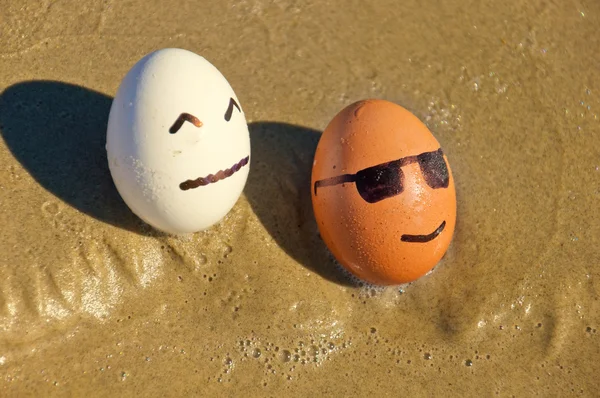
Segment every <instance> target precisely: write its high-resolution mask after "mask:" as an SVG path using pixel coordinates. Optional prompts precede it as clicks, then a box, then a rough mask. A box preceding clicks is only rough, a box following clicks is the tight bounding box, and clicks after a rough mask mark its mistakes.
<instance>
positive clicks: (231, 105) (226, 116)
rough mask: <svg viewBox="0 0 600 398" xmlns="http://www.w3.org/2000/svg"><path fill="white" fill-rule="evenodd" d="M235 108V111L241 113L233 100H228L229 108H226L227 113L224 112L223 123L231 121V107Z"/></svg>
mask: <svg viewBox="0 0 600 398" xmlns="http://www.w3.org/2000/svg"><path fill="white" fill-rule="evenodd" d="M234 106H235V107H236V108H237V110H238V111H239V112H242V110H241V109H240V106H239V105H238V104H237V102H235V100H234V99H233V98H230V99H229V106H228V107H227V111H226V112H225V121H227V122H228V121H230V120H231V115H232V114H233V107H234Z"/></svg>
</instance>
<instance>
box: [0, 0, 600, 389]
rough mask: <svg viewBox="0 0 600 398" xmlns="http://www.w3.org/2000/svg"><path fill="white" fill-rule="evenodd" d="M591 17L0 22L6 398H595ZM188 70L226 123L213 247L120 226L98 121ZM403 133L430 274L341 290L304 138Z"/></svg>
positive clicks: (429, 11)
mask: <svg viewBox="0 0 600 398" xmlns="http://www.w3.org/2000/svg"><path fill="white" fill-rule="evenodd" d="M599 15H600V4H599V3H598V2H595V1H583V0H577V1H555V0H550V1H543V0H533V1H515V0H511V1H507V2H500V1H495V2H487V1H486V2H484V1H462V0H460V1H459V0H451V1H446V2H438V1H433V0H432V1H421V0H407V1H402V2H399V1H392V0H389V1H386V0H377V1H370V2H366V1H348V0H337V1H316V0H315V1H293V0H270V1H268V0H244V1H204V2H198V1H191V0H190V1H180V2H167V1H158V0H152V1H143V0H128V1H110V0H107V1H92V0H86V1H75V0H72V1H49V0H45V1H33V0H23V1H16V0H11V1H8V0H7V1H3V2H2V3H0V93H1V94H0V132H1V139H0V253H1V255H0V391H1V392H0V395H2V396H27V395H31V396H48V395H53V394H56V395H76V396H86V395H87V396H92V395H93V396H114V394H120V395H134V394H136V393H144V396H190V395H202V396H205V395H220V396H239V395H244V396H281V395H282V394H286V395H287V396H299V395H304V396H367V394H370V396H398V395H399V394H401V393H402V394H403V395H407V396H425V395H429V396H431V395H441V394H445V395H449V394H450V395H453V394H456V395H458V394H460V395H463V396H490V395H496V394H498V395H500V396H511V395H516V396H532V395H541V396H566V395H571V394H572V395H583V396H597V395H598V394H599V391H600V378H599V377H598V372H599V370H600V365H598V355H599V354H600V301H599V300H598V299H599V296H600V238H599V237H600V222H599V220H600V211H599V209H600V142H599V141H598V140H599V138H600V136H599V134H598V131H599V128H600V120H599V118H598V113H600V87H599V86H598V84H599V83H598V82H600V68H598V66H599V65H600V53H599V52H598V48H600V35H599V34H598V32H599V27H600V18H599ZM164 47H181V48H186V49H189V50H192V51H194V52H196V53H198V54H201V55H203V56H205V57H206V58H207V59H208V60H209V61H210V62H212V63H213V64H214V65H215V66H217V67H218V68H219V69H220V70H221V72H222V73H223V74H224V75H225V76H226V77H227V79H228V80H229V82H230V83H231V85H232V87H233V88H234V90H235V91H236V94H237V96H238V97H239V99H240V102H241V103H242V106H243V107H244V110H245V113H246V116H247V118H248V122H249V127H250V132H251V140H252V156H253V157H252V163H251V169H250V177H249V180H248V184H247V186H246V189H245V191H244V194H243V196H242V197H241V198H240V200H239V201H238V203H237V204H236V206H235V207H234V209H233V210H232V212H231V213H230V214H229V215H228V216H227V218H226V219H225V220H223V222H222V223H220V224H219V225H217V226H215V227H214V228H212V229H210V230H209V231H206V232H204V233H197V234H194V235H193V236H191V237H188V238H175V237H169V236H165V235H162V234H160V233H157V232H156V231H154V230H152V229H151V228H149V227H148V226H146V225H144V224H143V223H142V222H141V221H140V220H139V219H138V218H137V217H136V216H134V215H133V214H132V213H131V212H130V211H129V209H128V208H127V207H126V206H125V204H124V203H123V202H122V201H121V199H120V197H119V195H118V193H117V191H116V189H115V188H114V185H113V183H112V180H111V177H110V174H109V171H108V166H107V162H106V153H105V150H104V145H105V134H106V122H107V118H108V112H109V108H110V104H111V100H112V96H113V95H114V94H115V92H116V90H117V87H118V85H119V83H120V81H121V79H122V77H123V76H124V75H125V73H126V72H127V70H128V69H129V68H130V67H131V66H132V65H133V64H134V63H135V62H136V61H137V60H138V59H139V58H141V57H142V56H143V55H145V54H147V53H149V52H151V51H153V50H156V49H159V48H164ZM371 97H374V98H383V99H388V100H391V101H395V102H397V103H399V104H401V105H403V106H404V107H406V108H408V109H409V110H411V111H412V112H413V113H415V114H416V115H417V116H418V117H420V118H421V119H422V120H423V121H424V122H425V123H426V124H427V126H428V127H429V128H430V129H431V131H432V132H433V133H434V135H435V136H436V137H437V138H438V140H439V141H440V143H441V145H442V147H443V149H444V152H445V153H446V154H447V155H448V158H449V160H450V163H451V165H452V170H453V173H454V178H455V181H456V189H457V198H458V213H457V227H456V231H455V236H454V240H453V242H452V244H451V246H450V249H449V251H448V252H447V254H446V256H445V257H444V258H443V260H442V262H441V263H440V264H439V265H438V266H437V267H436V268H435V270H434V271H433V273H431V274H429V275H427V276H426V277H423V278H421V279H419V280H418V281H417V282H415V283H412V284H410V285H407V286H403V287H394V288H386V289H379V288H373V287H368V286H359V285H357V284H356V283H355V282H353V281H351V280H350V279H349V278H348V277H347V276H346V275H345V274H344V273H343V272H342V271H341V270H340V269H339V268H338V267H337V266H336V265H335V264H334V262H333V261H332V259H331V258H330V256H329V254H328V251H327V249H326V247H324V245H323V243H322V241H321V240H320V239H319V237H318V234H317V228H316V224H315V221H314V218H313V213H312V209H311V203H310V195H309V189H310V188H309V181H310V170H311V164H312V159H313V155H314V151H315V148H316V144H317V142H318V139H319V134H320V132H321V131H322V130H323V129H324V128H325V126H326V125H327V123H328V122H329V120H330V119H331V118H332V117H333V116H334V115H335V114H336V113H337V112H338V111H339V110H341V109H342V108H343V107H345V106H346V105H348V104H350V103H352V102H354V101H356V100H359V99H364V98H371Z"/></svg>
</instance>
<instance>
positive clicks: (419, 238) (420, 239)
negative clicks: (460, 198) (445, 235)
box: [400, 220, 446, 243]
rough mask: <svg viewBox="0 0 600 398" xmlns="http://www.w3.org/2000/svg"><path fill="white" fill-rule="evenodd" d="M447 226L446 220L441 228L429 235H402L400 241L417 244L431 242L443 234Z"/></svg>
mask: <svg viewBox="0 0 600 398" xmlns="http://www.w3.org/2000/svg"><path fill="white" fill-rule="evenodd" d="M445 226H446V220H444V221H442V223H441V224H440V226H439V227H437V229H436V230H435V231H433V232H432V233H430V234H429V235H406V234H405V235H402V237H401V238H400V240H401V241H402V242H417V243H425V242H429V241H430V240H433V239H435V238H436V237H437V236H438V235H439V234H441V233H442V231H443V230H444V227H445Z"/></svg>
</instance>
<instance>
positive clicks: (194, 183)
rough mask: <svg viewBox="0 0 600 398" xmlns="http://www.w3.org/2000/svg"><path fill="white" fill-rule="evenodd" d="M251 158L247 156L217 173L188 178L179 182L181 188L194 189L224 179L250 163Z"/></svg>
mask: <svg viewBox="0 0 600 398" xmlns="http://www.w3.org/2000/svg"><path fill="white" fill-rule="evenodd" d="M249 160H250V156H246V157H245V158H243V159H242V160H240V161H239V162H237V163H236V164H234V165H233V166H231V167H230V168H228V169H225V170H219V171H217V172H216V173H215V174H209V175H207V176H206V177H198V178H196V179H195V180H187V181H184V182H182V183H181V184H179V188H181V190H182V191H187V190H188V189H194V188H198V187H203V186H205V185H208V184H213V183H215V182H217V181H221V180H224V179H225V178H227V177H231V176H232V175H233V174H234V173H236V172H238V171H240V169H241V168H242V167H244V166H246V165H247V164H248V161H249Z"/></svg>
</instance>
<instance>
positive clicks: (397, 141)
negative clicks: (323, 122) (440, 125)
mask: <svg viewBox="0 0 600 398" xmlns="http://www.w3.org/2000/svg"><path fill="white" fill-rule="evenodd" d="M311 183H312V184H311V185H312V186H311V196H312V204H313V210H314V214H315V218H316V221H317V225H318V228H319V231H320V234H321V237H322V239H323V241H324V242H325V244H326V245H327V247H328V248H329V249H330V251H331V252H332V254H333V255H334V256H335V258H336V259H337V260H338V261H339V263H341V265H343V266H344V267H345V268H346V269H347V270H348V271H350V272H351V273H352V274H353V275H354V276H356V277H358V278H359V279H362V280H364V281H366V282H369V283H372V284H376V285H398V284H402V283H407V282H412V281H414V280H416V279H418V278H419V277H421V276H423V275H425V274H426V273H427V272H429V271H430V270H431V269H432V268H433V267H434V266H435V265H436V264H437V263H438V262H439V261H440V259H441V258H442V257H443V255H444V254H445V252H446V250H447V249H448V246H449V245H450V241H451V240H452V235H453V233H454V226H455V222H456V193H455V188H454V179H453V177H452V172H451V170H450V165H449V163H448V158H447V156H446V154H445V153H444V151H443V150H442V148H440V144H439V143H438V141H437V140H436V139H435V137H434V136H433V135H432V134H431V132H430V131H429V130H428V129H427V127H426V126H425V125H424V124H423V123H422V122H421V121H420V120H419V119H418V118H417V117H416V116H414V115H413V114H412V113H410V112H409V111H407V110H406V109H404V108H403V107H401V106H399V105H397V104H395V103H392V102H389V101H384V100H365V101H359V102H356V103H354V104H352V105H350V106H348V107H346V108H345V109H343V110H342V111H341V112H340V113H338V114H337V115H336V116H335V117H334V118H333V120H332V121H331V122H330V123H329V125H328V126H327V128H326V129H325V131H324V132H323V134H322V135H321V138H320V140H319V143H318V145H317V150H316V153H315V158H314V163H313V168H312V179H311Z"/></svg>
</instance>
